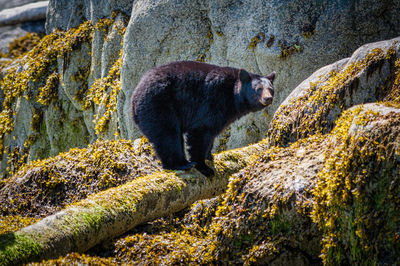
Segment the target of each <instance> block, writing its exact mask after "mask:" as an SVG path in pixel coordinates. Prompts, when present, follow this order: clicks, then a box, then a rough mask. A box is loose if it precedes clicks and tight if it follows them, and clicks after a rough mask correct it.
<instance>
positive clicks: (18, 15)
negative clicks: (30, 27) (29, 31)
mask: <svg viewBox="0 0 400 266" xmlns="http://www.w3.org/2000/svg"><path fill="white" fill-rule="evenodd" d="M48 4H49V1H41V2H37V3H31V4H27V5H24V6H19V7H14V8H9V9H4V10H2V11H0V26H6V25H14V24H19V23H23V22H27V21H37V20H42V19H45V18H46V12H47V6H48Z"/></svg>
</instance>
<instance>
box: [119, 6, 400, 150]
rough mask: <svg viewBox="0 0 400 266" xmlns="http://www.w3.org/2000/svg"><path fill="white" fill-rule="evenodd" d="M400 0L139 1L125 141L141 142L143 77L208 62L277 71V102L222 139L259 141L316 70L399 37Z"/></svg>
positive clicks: (129, 54)
mask: <svg viewBox="0 0 400 266" xmlns="http://www.w3.org/2000/svg"><path fill="white" fill-rule="evenodd" d="M398 10H400V3H399V2H398V1H389V2H379V3H378V2H376V1H370V0H362V1H335V2H332V1H311V2H310V1H281V0H271V1H261V0H260V1H230V0H226V1H213V0H210V1H177V0H165V1H143V0H139V1H135V2H134V5H133V8H132V15H131V19H130V22H129V25H128V28H127V34H126V35H125V42H124V55H123V65H122V72H121V80H122V93H121V95H120V99H119V102H118V119H119V125H120V129H121V135H122V136H124V137H129V138H132V137H137V136H138V135H140V132H138V131H137V129H135V128H134V126H133V124H132V121H131V119H130V114H129V104H130V103H129V99H130V96H131V94H132V91H133V89H134V88H135V86H136V84H137V83H138V81H139V79H140V77H141V75H142V74H143V73H144V72H145V71H146V70H147V69H149V68H151V67H154V66H156V65H160V64H163V63H167V62H169V61H173V60H196V59H197V60H204V61H207V62H211V63H215V64H218V65H229V66H234V67H240V68H245V69H248V70H250V71H253V72H257V73H260V74H268V73H270V72H271V71H272V70H275V71H277V73H278V76H277V79H276V94H275V99H274V103H273V104H272V105H271V106H269V107H268V108H267V109H265V110H264V111H262V112H259V113H257V114H250V115H248V116H246V117H244V118H242V119H240V120H239V121H237V122H236V123H234V124H233V125H232V126H231V127H230V128H229V129H228V130H227V131H226V132H225V134H224V136H223V137H222V138H221V139H220V140H219V141H217V143H216V146H220V148H228V149H229V148H234V147H239V146H244V145H246V144H248V143H251V142H255V141H257V140H259V139H262V138H263V136H264V134H265V132H266V128H267V125H268V122H269V121H270V119H271V117H272V115H273V114H274V112H275V110H276V109H277V108H278V106H279V105H280V103H281V102H282V101H283V100H284V99H285V98H286V97H287V96H288V95H289V93H290V92H291V91H292V90H293V88H295V86H296V85H297V84H299V83H300V82H301V81H302V80H304V79H305V78H306V77H308V76H309V75H310V74H311V73H312V72H314V71H315V70H316V69H318V68H320V67H322V66H324V65H327V64H329V63H332V62H334V61H336V60H339V59H341V58H344V57H347V56H349V55H350V54H351V53H352V52H353V51H354V50H355V49H356V48H357V47H359V46H360V45H362V44H365V43H367V42H372V41H378V40H383V39H388V38H393V37H396V36H397V34H398V29H399V28H400V18H399V16H398Z"/></svg>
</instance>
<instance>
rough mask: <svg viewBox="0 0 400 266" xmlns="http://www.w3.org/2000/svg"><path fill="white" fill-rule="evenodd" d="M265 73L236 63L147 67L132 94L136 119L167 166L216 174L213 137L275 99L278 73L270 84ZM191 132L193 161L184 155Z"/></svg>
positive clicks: (190, 141) (273, 75) (269, 79)
mask: <svg viewBox="0 0 400 266" xmlns="http://www.w3.org/2000/svg"><path fill="white" fill-rule="evenodd" d="M261 78H263V77H262V76H260V75H257V74H253V73H250V72H247V71H245V70H243V69H236V68H232V67H219V66H215V65H210V64H206V63H200V62H192V61H180V62H173V63H170V64H167V65H163V66H159V67H155V68H152V69H150V70H149V71H147V72H146V73H145V74H144V75H143V77H142V79H141V80H140V82H139V84H138V85H137V87H136V89H135V91H134V92H133V95H132V114H133V119H134V121H135V123H136V124H137V125H138V127H139V128H140V130H141V131H142V132H143V134H144V135H145V136H147V138H148V139H149V141H150V142H151V143H153V145H154V148H155V150H156V152H157V154H158V156H159V157H160V159H161V162H162V164H163V167H164V168H166V169H174V170H182V169H188V168H191V167H192V166H194V165H195V167H196V168H197V169H198V170H199V171H200V172H201V173H203V174H204V175H206V176H210V175H212V174H213V173H214V172H213V170H212V169H211V168H209V167H208V166H207V165H206V164H205V159H206V158H207V159H212V156H211V148H212V145H213V142H214V138H215V137H216V136H217V135H218V134H219V133H220V132H221V131H222V130H223V129H224V128H225V127H227V126H228V125H229V124H230V123H232V122H233V121H234V120H236V119H238V118H239V117H241V116H243V115H245V114H247V113H249V112H254V111H258V110H261V109H262V108H263V107H265V106H266V105H268V104H271V102H272V96H273V90H274V89H273V85H272V82H273V80H274V78H275V72H273V73H271V74H270V75H268V76H267V77H265V78H267V79H268V80H267V82H266V81H265V80H264V82H263V81H262V80H261ZM185 133H186V134H187V144H188V153H189V156H190V158H189V159H190V161H188V160H187V159H186V158H185V154H184V141H183V134H185Z"/></svg>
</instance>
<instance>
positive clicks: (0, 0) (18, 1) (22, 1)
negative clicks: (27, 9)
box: [0, 0, 41, 10]
mask: <svg viewBox="0 0 400 266" xmlns="http://www.w3.org/2000/svg"><path fill="white" fill-rule="evenodd" d="M39 1H41V0H12V1H10V0H0V10H3V9H8V8H13V7H17V6H23V5H26V4H29V3H35V2H39Z"/></svg>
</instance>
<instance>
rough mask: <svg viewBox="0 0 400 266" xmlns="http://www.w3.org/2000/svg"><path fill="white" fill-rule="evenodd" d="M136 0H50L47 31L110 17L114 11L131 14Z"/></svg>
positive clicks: (65, 28) (68, 27)
mask: <svg viewBox="0 0 400 266" xmlns="http://www.w3.org/2000/svg"><path fill="white" fill-rule="evenodd" d="M134 1H135V0H70V1H63V0H50V3H49V8H48V10H47V21H46V32H47V33H50V32H52V31H53V30H54V29H56V28H59V29H62V30H67V29H70V28H73V27H77V26H79V24H81V23H82V22H83V21H86V20H91V21H92V22H93V23H96V22H97V21H98V20H99V19H101V18H104V17H110V16H111V14H112V12H113V11H119V12H121V13H123V14H125V15H130V14H131V10H132V3H133V2H134Z"/></svg>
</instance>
